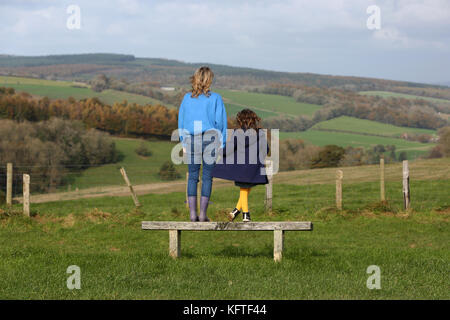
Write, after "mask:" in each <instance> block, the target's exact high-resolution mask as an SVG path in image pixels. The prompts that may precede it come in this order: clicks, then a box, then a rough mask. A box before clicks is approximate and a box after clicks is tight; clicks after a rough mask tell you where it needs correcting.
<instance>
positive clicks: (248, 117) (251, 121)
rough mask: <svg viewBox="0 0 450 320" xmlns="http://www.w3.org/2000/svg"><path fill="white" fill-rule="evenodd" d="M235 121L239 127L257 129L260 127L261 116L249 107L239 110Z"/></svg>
mask: <svg viewBox="0 0 450 320" xmlns="http://www.w3.org/2000/svg"><path fill="white" fill-rule="evenodd" d="M236 122H237V124H238V126H239V127H240V128H241V129H254V130H258V129H260V128H261V126H260V123H261V118H260V117H258V115H257V114H256V113H254V112H253V111H252V110H250V109H244V110H241V111H239V113H238V114H237V115H236Z"/></svg>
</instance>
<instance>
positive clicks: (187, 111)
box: [178, 92, 227, 147]
mask: <svg viewBox="0 0 450 320" xmlns="http://www.w3.org/2000/svg"><path fill="white" fill-rule="evenodd" d="M210 93H211V94H210V96H209V97H207V96H205V95H204V94H201V95H199V96H198V97H197V98H192V97H191V93H190V92H188V93H186V94H185V95H184V98H183V101H182V102H181V105H180V109H179V111H178V130H179V135H180V140H181V141H182V142H183V137H184V136H186V135H188V134H190V135H193V134H200V133H203V132H205V131H207V130H217V131H218V132H220V133H221V137H222V139H221V140H222V147H225V142H226V141H227V112H226V110H225V106H224V104H223V101H222V97H221V96H220V95H219V94H218V93H215V92H210ZM194 121H200V122H201V130H200V131H199V132H196V131H195V130H194ZM183 145H184V143H183Z"/></svg>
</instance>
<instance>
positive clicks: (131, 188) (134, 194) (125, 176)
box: [120, 167, 141, 208]
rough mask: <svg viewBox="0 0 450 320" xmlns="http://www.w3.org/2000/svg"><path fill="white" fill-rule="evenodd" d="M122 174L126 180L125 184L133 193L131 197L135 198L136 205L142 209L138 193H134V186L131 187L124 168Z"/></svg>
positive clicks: (121, 169) (121, 170)
mask: <svg viewBox="0 0 450 320" xmlns="http://www.w3.org/2000/svg"><path fill="white" fill-rule="evenodd" d="M120 173H121V174H122V176H123V179H124V180H125V183H126V184H127V186H128V187H129V188H130V192H131V196H132V197H133V201H134V205H135V206H136V208H137V207H140V206H141V204H140V203H139V200H138V198H137V195H136V192H134V189H133V186H132V185H131V183H130V180H129V179H128V176H127V173H126V171H125V169H124V168H123V167H122V168H120Z"/></svg>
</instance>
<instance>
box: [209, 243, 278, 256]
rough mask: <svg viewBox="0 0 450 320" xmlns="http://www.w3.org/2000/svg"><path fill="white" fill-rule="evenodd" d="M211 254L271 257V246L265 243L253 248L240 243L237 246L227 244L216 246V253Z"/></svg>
mask: <svg viewBox="0 0 450 320" xmlns="http://www.w3.org/2000/svg"><path fill="white" fill-rule="evenodd" d="M211 254H214V255H216V256H221V257H251V258H259V257H268V258H273V247H272V246H267V245H266V246H264V247H263V248H260V249H255V248H246V247H245V244H242V245H241V246H239V247H236V246H233V245H228V246H225V247H223V248H217V253H214V252H212V253H211Z"/></svg>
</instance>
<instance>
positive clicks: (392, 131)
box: [312, 116, 436, 137]
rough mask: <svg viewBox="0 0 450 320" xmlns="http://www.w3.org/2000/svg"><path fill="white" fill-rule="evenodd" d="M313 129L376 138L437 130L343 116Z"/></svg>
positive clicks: (434, 132)
mask: <svg viewBox="0 0 450 320" xmlns="http://www.w3.org/2000/svg"><path fill="white" fill-rule="evenodd" d="M312 128H313V129H321V130H330V131H341V132H347V133H362V134H368V135H375V136H387V137H400V136H401V135H402V134H403V133H417V134H429V135H433V134H436V131H435V130H429V129H420V128H408V127H398V126H394V125H391V124H386V123H381V122H376V121H371V120H365V119H358V118H353V117H347V116H341V117H338V118H334V119H331V120H327V121H322V122H319V123H317V124H315V125H314V126H313V127H312Z"/></svg>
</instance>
